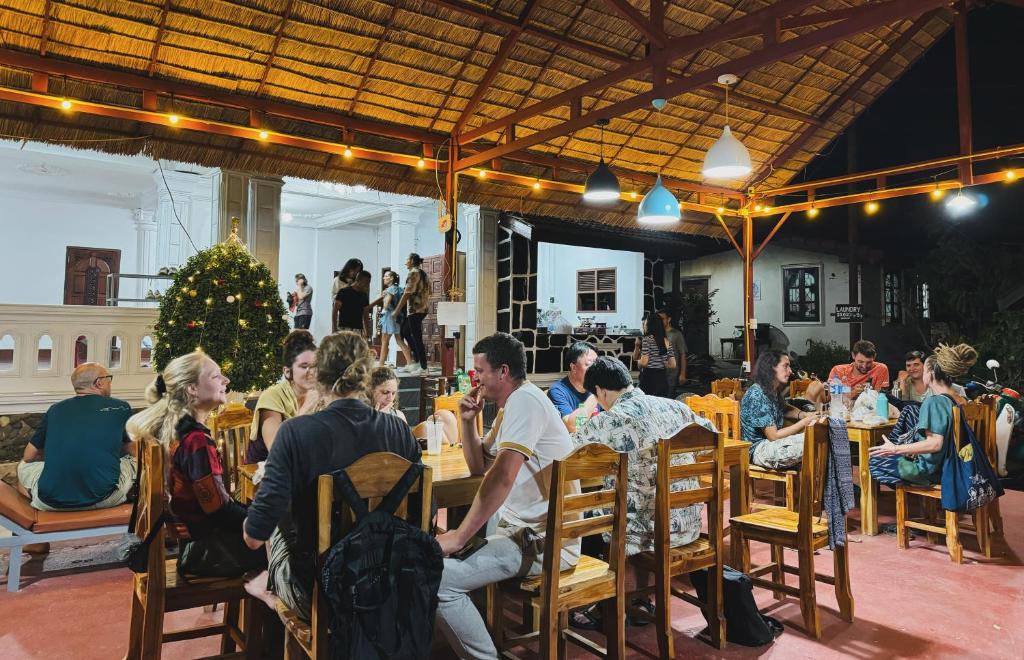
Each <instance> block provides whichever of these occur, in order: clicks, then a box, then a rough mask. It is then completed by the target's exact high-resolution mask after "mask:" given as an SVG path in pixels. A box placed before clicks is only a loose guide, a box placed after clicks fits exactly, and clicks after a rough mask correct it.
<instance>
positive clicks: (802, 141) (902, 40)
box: [754, 8, 942, 181]
mask: <svg viewBox="0 0 1024 660" xmlns="http://www.w3.org/2000/svg"><path fill="white" fill-rule="evenodd" d="M941 11H942V8H938V9H933V10H931V11H929V12H926V13H924V14H922V15H921V16H918V17H917V18H916V19H915V20H914V22H913V23H911V24H910V27H908V28H907V29H906V30H905V31H904V32H903V34H901V35H900V36H899V37H897V38H896V40H895V41H893V42H892V45H891V46H890V47H889V49H888V50H887V51H885V52H884V53H882V54H881V55H879V56H878V57H876V58H875V61H874V62H872V63H871V65H870V66H869V67H868V68H867V69H866V70H865V71H864V73H862V74H861V75H860V76H859V77H858V78H857V79H856V80H854V81H853V82H852V83H850V84H849V85H848V86H847V88H846V91H844V92H843V93H842V94H840V95H839V96H837V97H836V99H835V100H834V101H832V102H831V103H829V104H828V107H826V108H825V110H824V111H822V112H821V113H819V114H818V120H819V124H818V125H810V126H808V127H807V128H806V129H804V131H803V132H801V133H799V134H797V137H796V139H794V140H793V141H792V142H791V143H790V144H789V146H788V147H786V149H785V150H784V151H783V152H782V153H781V154H779V156H777V157H776V158H774V159H773V160H772V163H773V164H774V167H775V169H782V168H784V167H785V166H786V165H787V164H788V163H789V161H790V160H791V159H792V158H793V157H795V156H796V155H797V153H798V152H799V151H800V150H801V149H803V148H804V145H806V144H807V141H808V140H810V139H811V138H812V137H813V136H814V134H815V132H816V131H817V129H818V128H819V127H820V126H822V125H824V124H826V123H828V122H830V121H832V119H833V118H834V117H835V115H836V113H838V112H839V111H840V110H842V109H843V106H845V105H846V104H847V102H849V101H850V100H851V99H853V97H854V95H856V94H857V93H858V92H859V91H860V90H861V89H862V88H863V87H864V85H866V84H867V83H868V82H869V81H870V80H871V79H872V78H874V77H875V75H876V74H877V73H878V72H879V71H881V70H882V68H883V67H884V66H885V65H887V64H888V63H889V62H891V61H892V58H893V57H895V56H896V55H897V54H898V53H899V52H900V51H901V50H903V48H904V46H906V45H907V44H908V43H910V41H911V40H912V39H913V38H914V36H915V35H916V34H917V33H918V32H920V31H921V29H923V28H924V26H925V25H927V24H928V21H930V20H932V18H933V17H935V15H936V14H938V13H939V12H941ZM765 167H766V168H767V167H768V164H766V165H765ZM763 174H764V170H762V171H761V172H759V173H758V174H757V176H755V177H754V180H755V181H756V180H758V179H760V178H761V176H762V175H763Z"/></svg>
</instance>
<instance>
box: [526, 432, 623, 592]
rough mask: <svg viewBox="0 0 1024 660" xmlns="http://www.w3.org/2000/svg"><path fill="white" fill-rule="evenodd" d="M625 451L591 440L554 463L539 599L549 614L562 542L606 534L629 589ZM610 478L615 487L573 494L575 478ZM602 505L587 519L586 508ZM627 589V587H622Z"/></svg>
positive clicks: (614, 563)
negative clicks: (626, 579)
mask: <svg viewBox="0 0 1024 660" xmlns="http://www.w3.org/2000/svg"><path fill="white" fill-rule="evenodd" d="M628 463H629V457H628V455H627V454H620V453H619V452H617V451H615V450H614V449H612V448H611V447H608V446H607V445H602V444H598V443H593V442H592V443H589V444H586V445H583V446H581V447H578V448H576V450H575V451H573V452H572V453H571V454H569V455H568V456H566V457H565V458H563V459H562V460H560V461H554V462H552V463H551V467H550V470H551V490H550V491H549V497H550V499H549V501H548V520H547V534H546V536H545V543H544V546H545V552H544V572H543V575H544V578H543V581H542V585H541V600H542V601H546V603H547V605H548V611H549V612H556V611H558V609H557V607H556V605H557V602H558V595H559V589H558V582H559V573H560V572H561V570H560V563H561V552H559V549H561V547H562V544H563V542H565V541H568V540H572V539H577V538H581V537H584V536H590V535H591V534H603V533H608V534H609V535H610V536H611V539H610V543H609V546H608V547H609V549H610V550H609V556H608V566H609V567H610V568H611V570H612V571H614V572H615V576H616V580H617V582H618V588H619V589H620V590H624V589H625V581H624V567H625V554H626V489H627V484H628V483H629V481H628V477H627V474H628ZM606 477H612V478H613V479H614V480H615V482H614V486H613V487H612V488H602V489H601V490H598V491H593V492H589V493H577V492H573V491H574V490H575V489H574V488H572V487H571V484H572V483H573V482H575V481H589V480H594V479H597V478H601V479H604V478H606ZM594 509H600V512H599V515H595V516H593V517H591V518H584V517H582V514H583V513H584V512H586V511H592V510H594ZM623 593H624V591H623Z"/></svg>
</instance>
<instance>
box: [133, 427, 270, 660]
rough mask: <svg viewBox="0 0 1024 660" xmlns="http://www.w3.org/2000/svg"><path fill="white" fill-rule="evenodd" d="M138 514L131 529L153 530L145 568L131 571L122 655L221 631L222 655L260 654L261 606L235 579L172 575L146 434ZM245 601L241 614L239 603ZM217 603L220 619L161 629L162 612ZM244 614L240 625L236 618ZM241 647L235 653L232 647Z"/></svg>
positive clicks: (160, 469)
mask: <svg viewBox="0 0 1024 660" xmlns="http://www.w3.org/2000/svg"><path fill="white" fill-rule="evenodd" d="M139 448H140V449H139V462H140V466H139V469H140V470H142V474H141V476H140V479H139V501H138V513H137V518H136V523H135V533H136V534H137V535H138V536H139V538H142V539H145V538H146V537H147V536H148V534H149V532H150V531H151V530H152V529H153V527H154V525H157V524H159V525H160V526H161V529H160V530H159V531H158V532H156V535H155V536H154V537H153V541H152V543H151V544H150V546H149V554H148V557H147V564H146V572H145V573H135V574H133V580H132V582H133V589H132V610H131V611H132V614H131V628H130V632H129V637H128V653H127V655H126V658H128V660H159V658H160V654H161V650H162V646H163V644H165V643H167V642H176V641H181V640H186V639H195V638H197V637H208V636H213V635H220V636H221V655H218V656H213V657H217V658H227V657H245V658H260V657H262V643H263V641H262V637H263V635H262V631H263V627H262V619H261V616H262V614H263V611H264V610H265V608H264V607H263V605H262V604H261V603H258V602H257V601H254V600H251V599H249V598H248V595H247V594H246V592H245V588H244V584H245V581H244V580H243V579H242V578H241V577H238V578H198V577H190V578H188V580H185V579H184V578H183V577H181V576H180V575H179V574H178V571H177V561H176V560H175V559H167V557H166V556H165V550H164V543H165V534H166V532H165V530H164V529H163V523H161V522H160V517H161V514H162V513H163V512H164V510H165V508H166V506H165V501H164V500H165V496H164V463H165V459H164V449H163V447H161V446H160V445H159V444H158V443H157V442H156V441H155V440H153V439H152V438H142V439H141V441H140V443H139ZM243 602H246V607H245V608H244V610H245V612H244V615H243V614H242V607H241V605H242V603H243ZM217 603H227V607H226V608H225V610H224V621H223V623H220V624H215V625H207V626H199V627H195V628H187V629H184V630H175V631H172V632H164V629H163V627H164V614H165V613H166V612H177V611H180V610H188V609H192V608H196V607H202V606H206V605H214V604H217ZM243 618H244V630H245V632H244V633H243V632H242V627H241V626H240V620H241V619H243ZM236 645H237V646H239V647H242V649H243V651H242V652H241V655H240V654H239V653H236V652H235V647H236Z"/></svg>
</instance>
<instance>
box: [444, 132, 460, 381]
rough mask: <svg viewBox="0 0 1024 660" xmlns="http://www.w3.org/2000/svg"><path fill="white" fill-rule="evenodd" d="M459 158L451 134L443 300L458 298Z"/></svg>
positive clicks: (449, 372) (447, 366) (447, 370)
mask: <svg viewBox="0 0 1024 660" xmlns="http://www.w3.org/2000/svg"><path fill="white" fill-rule="evenodd" d="M458 158H459V145H458V142H457V141H456V139H455V136H454V135H453V136H452V141H451V147H450V148H449V151H448V172H447V174H446V175H445V189H444V206H445V210H446V211H447V212H448V214H449V215H450V216H451V218H452V226H451V229H449V230H448V231H447V232H446V233H445V236H444V237H445V241H444V264H443V265H442V267H441V288H442V291H443V293H444V299H445V300H457V299H461V297H460V298H453V297H452V295H451V291H452V289H453V288H454V287H455V286H457V285H458V245H457V243H456V240H457V237H458V228H459V173H458V171H457V170H456V169H455V163H456V162H457V161H458ZM440 329H441V375H442V376H444V377H445V378H451V377H452V376H454V375H455V373H454V368H455V366H457V365H455V361H453V360H450V359H447V357H448V356H447V353H448V351H454V350H455V347H454V346H451V347H449V345H448V339H447V338H446V337H445V335H446V334H447V333H446V329H445V327H444V326H440ZM458 359H459V356H458V355H456V356H455V360H458Z"/></svg>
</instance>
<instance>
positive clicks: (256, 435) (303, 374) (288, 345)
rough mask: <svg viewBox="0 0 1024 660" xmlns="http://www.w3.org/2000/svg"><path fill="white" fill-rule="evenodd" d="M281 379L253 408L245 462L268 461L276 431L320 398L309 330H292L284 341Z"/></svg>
mask: <svg viewBox="0 0 1024 660" xmlns="http://www.w3.org/2000/svg"><path fill="white" fill-rule="evenodd" d="M281 364H282V376H283V377H284V380H281V381H279V382H277V383H275V384H274V385H271V386H270V387H268V388H267V389H265V390H263V394H260V398H259V400H258V401H256V409H255V410H254V411H253V418H252V428H251V429H250V431H249V446H248V447H246V449H245V462H246V463H259V462H260V461H265V460H267V455H268V454H269V452H270V448H271V447H272V446H273V444H274V438H275V437H276V436H277V430H278V429H279V428H281V424H283V423H284V421H285V420H286V419H291V418H292V417H295V416H296V415H299V414H302V413H303V412H307V411H309V410H311V409H312V408H313V406H315V405H316V404H317V403H318V402H319V399H320V397H319V396H318V395H317V392H316V376H315V371H316V342H314V341H313V335H311V334H310V333H309V331H308V330H292V331H291V332H290V333H288V336H287V337H285V340H284V350H283V351H282V356H281Z"/></svg>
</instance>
